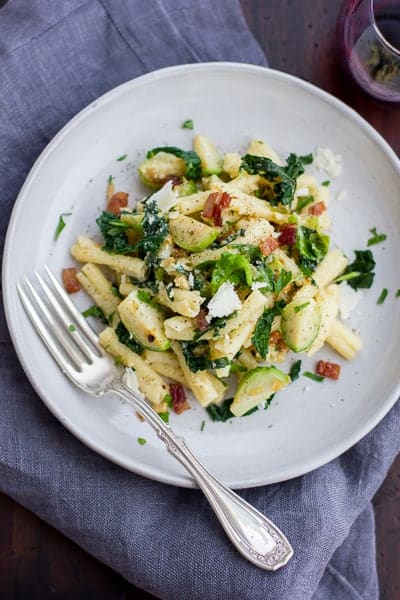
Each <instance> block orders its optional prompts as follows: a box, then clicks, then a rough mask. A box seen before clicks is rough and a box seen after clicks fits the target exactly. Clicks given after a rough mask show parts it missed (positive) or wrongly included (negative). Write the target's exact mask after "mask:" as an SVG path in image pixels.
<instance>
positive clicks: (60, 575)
mask: <svg viewBox="0 0 400 600" xmlns="http://www.w3.org/2000/svg"><path fill="white" fill-rule="evenodd" d="M2 3H3V0H2V1H1V2H0V6H1V4H2ZM241 4H242V7H243V10H244V14H245V16H246V19H247V21H248V23H249V26H250V28H251V29H252V31H253V32H254V34H255V36H256V37H257V39H258V41H259V43H260V45H261V46H262V48H263V49H264V51H265V53H266V55H267V56H268V59H269V61H270V65H271V66H272V67H273V68H276V69H280V70H282V71H287V72H289V73H293V74H294V75H297V76H299V77H302V78H303V79H306V80H308V81H311V82H312V83H315V84H317V85H318V86H320V87H322V88H324V89H326V90H328V91H329V92H331V93H333V94H335V95H336V96H338V97H339V98H341V99H343V100H344V101H345V102H347V103H348V104H349V105H351V106H352V107H354V108H355V109H356V110H357V111H358V112H359V113H360V114H362V115H363V116H364V117H365V118H366V119H367V120H368V121H370V123H372V124H373V125H374V126H375V127H376V129H378V131H380V132H381V133H382V134H383V135H384V136H385V137H386V139H387V140H388V141H389V143H390V144H391V145H392V146H393V148H394V149H395V150H396V152H397V153H399V154H400V107H396V106H394V105H390V104H385V103H382V102H378V101H376V100H373V99H372V98H369V97H368V96H367V95H366V94H364V93H363V92H362V91H361V90H359V89H358V88H357V87H356V86H355V85H354V84H353V83H352V82H351V81H349V80H348V79H347V78H346V77H345V76H344V75H343V73H342V72H341V71H340V69H339V67H338V56H337V43H336V42H337V40H336V32H335V24H336V19H337V14H338V11H339V6H340V2H339V1H338V0H241ZM399 201H400V197H399ZM374 506H375V513H376V522H377V540H378V541H377V547H378V569H379V578H380V585H381V592H382V596H381V597H382V599H383V600H395V599H398V598H400V568H399V557H400V458H399V459H398V460H397V461H396V462H395V463H394V465H393V467H392V469H391V471H390V472H389V474H388V476H387V478H386V480H385V482H384V484H383V486H382V488H381V489H380V491H379V492H378V494H377V495H376V497H375V499H374ZM0 522H1V527H0V598H1V600H15V599H24V600H25V598H29V599H30V600H36V599H39V598H40V599H41V600H42V599H47V598H57V599H61V598H63V599H64V598H65V599H70V598H73V599H74V600H80V599H82V600H83V599H86V598H88V597H95V598H96V599H103V598H104V599H107V600H114V599H115V600H117V599H121V598H124V599H125V600H128V599H139V598H140V599H143V600H146V599H149V600H150V599H151V598H152V596H149V595H148V594H145V593H144V592H142V591H141V590H137V589H136V588H134V587H133V586H132V585H129V584H128V583H127V582H126V581H125V580H123V579H122V577H120V576H119V575H117V574H116V573H115V572H114V571H112V570H111V569H109V568H107V567H105V566H104V565H102V564H101V563H99V562H98V561H96V560H95V559H94V558H92V557H91V556H89V555H87V554H86V553H85V552H83V551H82V550H81V549H80V548H79V547H78V546H76V545H75V544H73V543H72V542H70V541H69V540H67V539H66V538H64V537H63V536H62V535H61V534H59V533H58V532H57V531H55V530H54V529H52V528H51V527H49V526H47V525H46V524H44V523H43V522H42V521H40V520H39V519H37V518H36V517H35V516H34V515H32V514H31V513H29V512H28V511H26V510H25V509H23V508H21V507H19V506H18V505H17V504H15V503H14V502H13V501H12V500H10V499H8V498H6V497H5V496H1V495H0Z"/></svg>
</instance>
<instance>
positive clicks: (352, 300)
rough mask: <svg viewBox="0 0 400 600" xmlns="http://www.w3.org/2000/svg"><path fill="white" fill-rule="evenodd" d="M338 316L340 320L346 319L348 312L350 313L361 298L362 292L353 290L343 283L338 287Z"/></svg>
mask: <svg viewBox="0 0 400 600" xmlns="http://www.w3.org/2000/svg"><path fill="white" fill-rule="evenodd" d="M339 290H340V304H339V310H340V316H341V317H342V319H348V318H349V314H350V311H352V310H353V309H354V308H355V307H356V306H357V304H358V303H359V302H360V300H361V298H362V295H363V294H362V292H361V291H360V290H353V288H352V287H350V286H349V285H348V284H347V283H346V282H345V281H343V282H342V283H341V284H340V286H339Z"/></svg>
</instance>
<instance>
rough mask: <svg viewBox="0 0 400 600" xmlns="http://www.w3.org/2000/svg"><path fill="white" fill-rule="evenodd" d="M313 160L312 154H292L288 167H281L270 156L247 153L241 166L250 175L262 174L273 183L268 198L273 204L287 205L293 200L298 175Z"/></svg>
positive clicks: (288, 159) (289, 157)
mask: <svg viewBox="0 0 400 600" xmlns="http://www.w3.org/2000/svg"><path fill="white" fill-rule="evenodd" d="M312 161H313V156H312V154H307V155H306V156H297V155H296V154H290V155H289V156H288V158H287V161H286V163H287V164H286V167H281V166H279V165H277V164H276V163H274V162H273V161H272V160H271V159H270V158H265V157H263V156H253V155H252V154H246V155H245V156H243V157H242V163H241V165H240V168H241V169H244V170H245V171H246V172H247V173H249V174H250V175H261V176H262V177H264V178H265V179H267V180H268V181H269V182H270V183H271V190H272V195H270V196H269V197H268V198H267V199H268V201H269V203H270V204H271V205H273V206H275V205H277V204H279V203H281V204H283V205H284V206H286V205H290V204H291V203H292V201H293V196H294V192H295V189H296V179H297V177H299V175H301V174H302V173H304V165H306V164H310V163H311V162H312Z"/></svg>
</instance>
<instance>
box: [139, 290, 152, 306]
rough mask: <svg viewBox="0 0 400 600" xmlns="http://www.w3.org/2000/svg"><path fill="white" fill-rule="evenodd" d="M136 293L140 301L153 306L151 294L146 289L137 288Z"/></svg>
mask: <svg viewBox="0 0 400 600" xmlns="http://www.w3.org/2000/svg"><path fill="white" fill-rule="evenodd" d="M136 295H137V298H138V300H140V301H141V302H144V303H145V304H149V305H150V306H154V300H153V296H152V295H151V294H150V292H148V291H147V290H138V291H137V294H136Z"/></svg>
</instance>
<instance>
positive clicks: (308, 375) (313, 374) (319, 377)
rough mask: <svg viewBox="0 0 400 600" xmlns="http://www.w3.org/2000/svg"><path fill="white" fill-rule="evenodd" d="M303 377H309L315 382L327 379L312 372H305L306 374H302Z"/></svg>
mask: <svg viewBox="0 0 400 600" xmlns="http://www.w3.org/2000/svg"><path fill="white" fill-rule="evenodd" d="M302 375H304V377H308V379H312V380H313V381H319V382H321V381H324V379H325V377H322V376H321V375H317V374H316V373H311V371H304V373H302Z"/></svg>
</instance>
